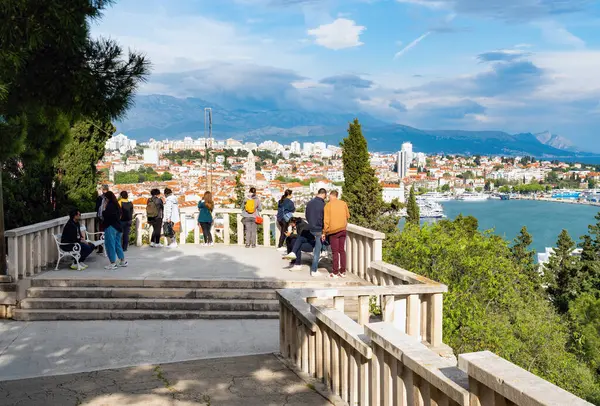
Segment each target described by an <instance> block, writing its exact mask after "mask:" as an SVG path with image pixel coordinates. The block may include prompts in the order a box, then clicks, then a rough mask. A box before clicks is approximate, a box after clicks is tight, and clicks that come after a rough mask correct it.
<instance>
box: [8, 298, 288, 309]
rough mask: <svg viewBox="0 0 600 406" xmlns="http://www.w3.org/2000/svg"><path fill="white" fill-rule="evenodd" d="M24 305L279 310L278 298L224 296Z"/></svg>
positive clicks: (26, 304) (26, 303)
mask: <svg viewBox="0 0 600 406" xmlns="http://www.w3.org/2000/svg"><path fill="white" fill-rule="evenodd" d="M20 308H21V309H26V310H39V309H46V310H50V309H54V310H57V311H58V310H65V309H67V310H80V309H81V310H162V311H170V310H199V311H205V310H206V311H231V312H252V311H256V312H277V311H279V302H278V301H277V300H234V299H227V300H220V299H64V298H28V299H25V300H23V301H22V302H21V303H20Z"/></svg>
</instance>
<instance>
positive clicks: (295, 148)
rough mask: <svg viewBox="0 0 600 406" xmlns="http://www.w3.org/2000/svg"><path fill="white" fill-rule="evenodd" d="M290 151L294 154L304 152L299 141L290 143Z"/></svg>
mask: <svg viewBox="0 0 600 406" xmlns="http://www.w3.org/2000/svg"><path fill="white" fill-rule="evenodd" d="M290 152H291V153H292V154H300V153H301V152H302V146H301V145H300V143H299V142H298V141H292V144H291V145H290Z"/></svg>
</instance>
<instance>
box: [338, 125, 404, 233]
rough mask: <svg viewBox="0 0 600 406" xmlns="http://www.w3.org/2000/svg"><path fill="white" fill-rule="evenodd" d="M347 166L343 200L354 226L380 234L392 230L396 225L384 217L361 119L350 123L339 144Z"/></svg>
mask: <svg viewBox="0 0 600 406" xmlns="http://www.w3.org/2000/svg"><path fill="white" fill-rule="evenodd" d="M340 146H341V147H342V162H343V164H344V185H343V186H342V199H344V200H345V201H346V203H348V209H349V210H350V218H351V221H352V223H354V224H356V225H359V226H363V227H369V228H375V229H378V230H381V231H391V229H393V227H395V225H392V223H393V221H389V220H390V219H389V217H390V216H387V217H388V218H387V219H386V218H383V217H382V215H383V214H384V213H386V212H387V211H388V210H389V207H388V206H387V205H386V204H385V203H384V202H383V198H382V195H381V185H380V184H379V180H378V179H377V177H376V176H375V170H374V169H373V168H372V167H371V162H370V160H369V150H368V148H367V140H366V139H365V137H364V136H363V133H362V129H361V126H360V123H359V122H358V119H354V122H352V123H350V125H349V127H348V136H347V137H346V138H344V140H343V141H342V142H341V143H340Z"/></svg>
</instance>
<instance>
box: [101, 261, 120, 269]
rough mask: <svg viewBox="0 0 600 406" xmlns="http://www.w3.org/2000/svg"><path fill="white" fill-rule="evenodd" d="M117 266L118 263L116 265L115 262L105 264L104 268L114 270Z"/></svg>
mask: <svg viewBox="0 0 600 406" xmlns="http://www.w3.org/2000/svg"><path fill="white" fill-rule="evenodd" d="M118 268H119V265H117V263H116V262H115V263H114V264H110V265H106V266H105V267H104V269H106V270H107V271H114V270H115V269H118Z"/></svg>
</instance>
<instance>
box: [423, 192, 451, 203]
mask: <svg viewBox="0 0 600 406" xmlns="http://www.w3.org/2000/svg"><path fill="white" fill-rule="evenodd" d="M421 197H423V198H424V199H427V200H431V201H433V202H447V201H450V200H454V196H452V195H449V194H447V193H440V192H428V193H425V194H424V195H421Z"/></svg>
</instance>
